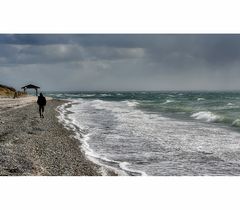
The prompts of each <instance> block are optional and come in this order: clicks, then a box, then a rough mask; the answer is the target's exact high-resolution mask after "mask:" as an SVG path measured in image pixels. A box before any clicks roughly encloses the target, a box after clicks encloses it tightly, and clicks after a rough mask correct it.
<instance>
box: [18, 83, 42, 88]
mask: <svg viewBox="0 0 240 210" xmlns="http://www.w3.org/2000/svg"><path fill="white" fill-rule="evenodd" d="M25 88H28V89H38V88H40V87H38V86H36V85H32V84H29V85H26V86H23V87H22V89H25Z"/></svg>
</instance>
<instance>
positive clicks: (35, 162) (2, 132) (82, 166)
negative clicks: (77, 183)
mask: <svg viewBox="0 0 240 210" xmlns="http://www.w3.org/2000/svg"><path fill="white" fill-rule="evenodd" d="M36 99H37V98H36V97H24V98H19V99H9V98H1V99H0V103H1V104H0V112H1V113H0V117H1V120H0V121H1V122H0V161H1V164H0V175H13V176H16V175H18V176H19V175H20V176H26V175H30V176H34V175H38V176H39V175H40V176H99V175H102V174H101V167H100V166H98V165H96V164H94V163H92V162H91V161H89V160H88V159H86V157H85V155H84V153H83V152H82V151H81V150H80V142H79V141H78V140H76V139H75V138H73V137H72V135H73V133H72V132H71V131H68V130H66V129H65V128H64V127H63V125H62V124H60V123H59V122H58V119H57V117H56V116H57V115H58V112H57V111H56V108H57V107H58V106H60V105H61V104H63V103H65V101H60V100H48V102H47V106H46V111H45V118H44V119H40V118H39V114H38V107H37V104H36ZM7 104H8V105H7ZM107 175H115V174H114V173H113V172H110V171H109V173H108V174H107Z"/></svg>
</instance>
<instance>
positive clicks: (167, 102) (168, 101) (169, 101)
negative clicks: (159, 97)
mask: <svg viewBox="0 0 240 210" xmlns="http://www.w3.org/2000/svg"><path fill="white" fill-rule="evenodd" d="M173 102H174V100H166V101H165V102H164V103H163V104H169V103H173Z"/></svg>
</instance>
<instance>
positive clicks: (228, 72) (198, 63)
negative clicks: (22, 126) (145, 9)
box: [0, 34, 240, 91]
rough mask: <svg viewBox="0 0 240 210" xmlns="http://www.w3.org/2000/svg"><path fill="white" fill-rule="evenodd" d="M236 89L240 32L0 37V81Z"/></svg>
mask: <svg viewBox="0 0 240 210" xmlns="http://www.w3.org/2000/svg"><path fill="white" fill-rule="evenodd" d="M28 83H33V84H36V85H39V86H41V87H42V89H43V90H45V91H47V90H60V91H63V90H83V91H86V90H107V91H111V90H116V91H117V90H122V91H126V90H160V91H161V90H239V89H240V35H176V34H175V35H166V34H165V35H149V34H146V35H134V34H132V35H126V34H122V35H116V34H115V35H114V34H112V35H111V34H108V35H97V34H96V35H87V34H85V35H83V34H81V35H77V34H75V35H71V34H65V35H60V34H57V35H55V34H52V35H48V34H44V35H43V34H35V35H23V34H22V35H10V34H8V35H4V34H2V35H0V84H6V85H10V86H13V87H15V88H17V89H19V88H20V87H21V86H23V85H25V84H28Z"/></svg>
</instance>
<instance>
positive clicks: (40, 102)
mask: <svg viewBox="0 0 240 210" xmlns="http://www.w3.org/2000/svg"><path fill="white" fill-rule="evenodd" d="M37 104H38V106H39V114H40V118H44V116H43V112H44V107H45V106H46V104H47V101H46V98H45V97H44V96H43V94H42V93H40V96H38V100H37Z"/></svg>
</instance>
